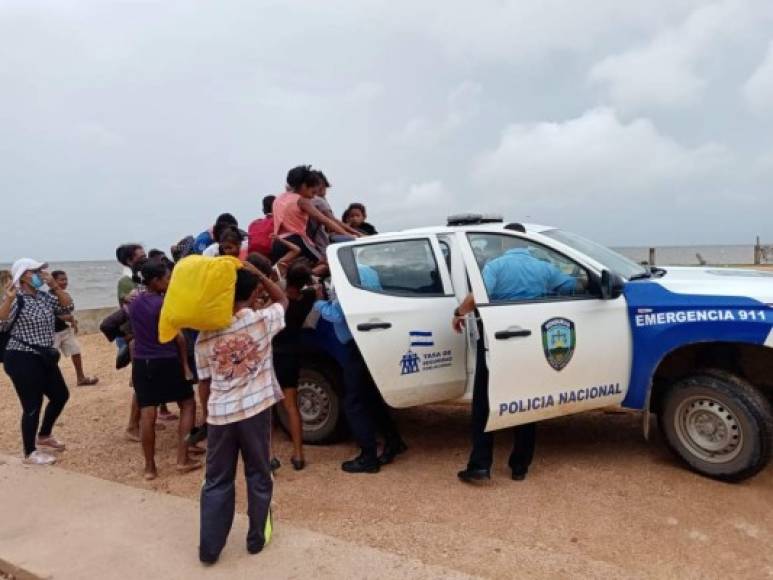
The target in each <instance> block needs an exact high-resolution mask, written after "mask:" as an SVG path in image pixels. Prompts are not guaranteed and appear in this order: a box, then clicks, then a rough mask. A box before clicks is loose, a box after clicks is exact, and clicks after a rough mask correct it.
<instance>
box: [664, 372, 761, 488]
mask: <svg viewBox="0 0 773 580" xmlns="http://www.w3.org/2000/svg"><path fill="white" fill-rule="evenodd" d="M658 426H659V427H660V431H661V433H662V434H663V437H664V438H665V440H666V443H667V444H668V446H669V447H670V448H671V450H672V451H673V452H674V453H675V454H676V455H677V456H678V457H680V458H681V459H682V460H683V461H685V462H686V463H687V465H688V466H689V467H690V468H691V469H692V470H694V471H697V472H698V473H700V474H702V475H705V476H708V477H711V478H713V479H718V480H721V481H730V482H737V481H743V480H744V479H748V478H749V477H752V476H753V475H755V474H757V473H759V472H760V471H761V470H762V469H764V468H765V466H766V465H767V464H768V462H769V461H770V457H771V451H772V450H773V410H772V409H771V405H770V402H769V401H768V400H767V399H766V398H765V396H764V395H763V394H762V393H761V392H760V391H759V390H757V389H756V388H754V387H753V386H752V385H751V384H749V383H748V382H746V381H745V380H743V379H741V378H739V377H737V376H735V375H732V374H730V373H726V372H724V371H718V370H707V371H701V372H699V373H696V374H694V375H692V376H689V377H686V378H683V379H681V380H680V381H678V382H676V383H674V384H673V385H672V386H671V388H670V389H669V390H668V392H666V394H665V396H664V398H663V401H662V404H661V406H660V409H659V413H658Z"/></svg>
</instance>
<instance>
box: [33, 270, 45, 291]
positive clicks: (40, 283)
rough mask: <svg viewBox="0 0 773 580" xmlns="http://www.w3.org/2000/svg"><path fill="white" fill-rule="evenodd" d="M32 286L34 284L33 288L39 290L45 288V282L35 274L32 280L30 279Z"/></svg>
mask: <svg viewBox="0 0 773 580" xmlns="http://www.w3.org/2000/svg"><path fill="white" fill-rule="evenodd" d="M30 284H32V287H33V288H34V289H35V290H38V289H40V288H41V287H42V286H43V280H42V279H41V278H40V275H39V274H37V273H35V274H33V275H32V278H31V279H30Z"/></svg>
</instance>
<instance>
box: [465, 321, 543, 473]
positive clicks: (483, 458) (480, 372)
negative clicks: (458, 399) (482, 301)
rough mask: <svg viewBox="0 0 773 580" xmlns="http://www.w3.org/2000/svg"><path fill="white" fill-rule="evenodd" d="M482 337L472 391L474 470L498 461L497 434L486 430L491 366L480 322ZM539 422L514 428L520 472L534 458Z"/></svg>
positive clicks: (513, 457) (514, 457)
mask: <svg viewBox="0 0 773 580" xmlns="http://www.w3.org/2000/svg"><path fill="white" fill-rule="evenodd" d="M478 331H479V334H480V338H479V339H478V345H477V357H476V359H477V362H476V365H475V383H474V386H473V391H472V452H471V453H470V460H469V462H468V464H467V467H468V468H470V469H491V465H492V463H493V462H494V433H492V432H490V433H486V432H485V429H486V422H487V421H488V416H489V399H488V379H489V373H488V366H487V365H486V347H485V345H484V341H483V327H482V325H478ZM536 437H537V424H536V423H528V424H526V425H519V426H517V427H514V428H513V450H512V452H511V453H510V461H509V462H508V463H509V465H510V469H512V471H513V473H514V474H516V475H525V474H526V472H527V471H528V470H529V465H531V461H532V459H533V458H534V446H535V443H536Z"/></svg>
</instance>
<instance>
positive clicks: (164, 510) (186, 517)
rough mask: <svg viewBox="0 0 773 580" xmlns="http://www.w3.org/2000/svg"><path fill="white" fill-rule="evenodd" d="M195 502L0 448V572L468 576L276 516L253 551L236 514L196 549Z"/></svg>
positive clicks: (147, 578)
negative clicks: (223, 542)
mask: <svg viewBox="0 0 773 580" xmlns="http://www.w3.org/2000/svg"><path fill="white" fill-rule="evenodd" d="M198 518H199V506H198V504H197V503H196V502H193V501H190V500H187V499H184V498H180V497H175V496H171V495H164V494H160V493H156V492H151V491H144V490H141V489H136V488H132V487H128V486H124V485H120V484H117V483H112V482H109V481H104V480H101V479H96V478H93V477H89V476H86V475H80V474H77V473H71V472H68V471H64V470H63V469H59V468H56V467H50V468H33V467H25V466H23V465H22V464H21V462H20V461H19V460H18V459H16V458H10V457H7V456H2V455H0V572H6V573H11V574H14V575H15V576H16V577H17V578H19V579H21V580H25V579H30V580H31V579H34V578H56V579H68V578H73V579H75V578H77V579H82V578H99V579H100V580H109V579H113V578H133V579H141V580H152V579H155V578H186V579H189V578H207V579H208V580H213V579H219V578H228V579H239V578H257V577H261V578H272V579H273V578H299V579H300V578H303V579H306V578H336V579H343V578H368V579H380V578H384V579H387V578H389V579H393V578H469V577H468V576H465V575H463V574H459V573H458V572H455V571H453V570H447V569H444V568H440V567H437V566H427V565H425V564H422V563H421V562H419V561H417V560H412V559H409V558H405V557H402V556H399V555H396V554H391V553H388V552H384V551H381V550H377V549H374V548H370V547H364V546H358V545H356V544H352V543H350V542H345V541H342V540H339V539H336V538H333V537H331V536H326V535H324V534H319V533H316V532H312V531H309V530H305V529H302V528H297V527H294V526H290V525H287V524H283V523H282V522H281V520H278V521H276V531H275V535H274V539H273V540H272V542H271V543H270V544H269V546H268V547H267V548H266V549H265V550H264V551H263V552H262V553H261V554H259V555H256V556H250V555H249V554H247V551H246V549H245V546H244V542H245V536H246V533H247V532H246V531H247V521H246V518H245V517H244V516H243V515H237V516H236V520H235V522H234V527H233V530H232V531H231V535H230V537H229V542H228V546H227V547H226V549H225V551H224V552H223V555H222V556H221V559H220V561H219V562H218V563H217V564H216V565H215V566H214V567H211V568H205V567H203V566H201V565H200V564H199V562H198V558H197V546H198V533H199V520H198Z"/></svg>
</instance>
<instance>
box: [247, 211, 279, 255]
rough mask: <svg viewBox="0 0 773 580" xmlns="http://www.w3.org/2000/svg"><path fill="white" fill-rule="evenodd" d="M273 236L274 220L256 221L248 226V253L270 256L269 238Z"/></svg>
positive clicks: (263, 219) (266, 218) (270, 241)
mask: <svg viewBox="0 0 773 580" xmlns="http://www.w3.org/2000/svg"><path fill="white" fill-rule="evenodd" d="M273 235H274V218H273V217H265V218H261V219H257V220H255V221H254V222H252V223H251V224H250V227H249V230H248V232H247V239H248V240H249V243H248V245H247V251H248V252H258V253H259V254H263V255H264V256H266V257H268V256H270V255H271V244H272V240H271V237H272V236H273Z"/></svg>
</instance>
